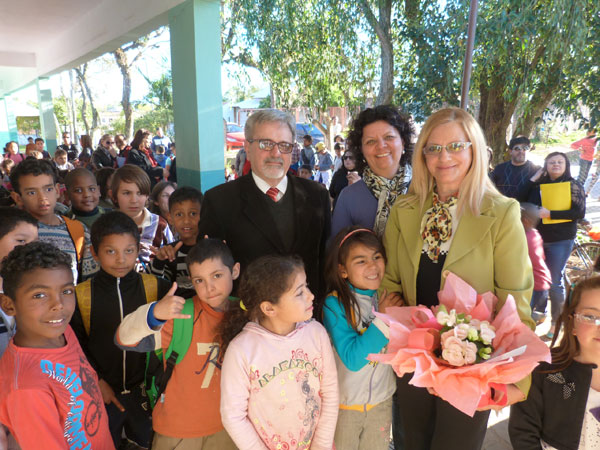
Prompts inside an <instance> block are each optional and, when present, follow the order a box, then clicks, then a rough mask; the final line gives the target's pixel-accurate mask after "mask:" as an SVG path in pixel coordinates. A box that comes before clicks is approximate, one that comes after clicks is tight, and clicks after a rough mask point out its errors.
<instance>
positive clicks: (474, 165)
mask: <svg viewBox="0 0 600 450" xmlns="http://www.w3.org/2000/svg"><path fill="white" fill-rule="evenodd" d="M452 122H456V123H457V124H458V125H460V126H461V127H462V129H463V130H464V132H465V133H466V135H467V138H468V140H469V142H471V147H470V149H471V150H470V151H471V155H472V157H471V167H469V170H468V172H467V174H466V175H465V178H464V180H463V182H462V183H461V185H460V189H459V192H458V204H457V211H458V214H462V213H463V212H464V211H465V208H468V209H469V210H470V211H471V213H472V214H473V215H475V216H478V215H479V213H480V206H481V201H482V200H483V197H484V196H485V195H486V194H490V195H493V196H500V195H501V194H500V193H499V192H498V190H497V189H496V187H495V186H494V185H493V183H492V181H491V180H490V178H489V177H488V155H487V144H486V142H485V137H484V135H483V131H482V130H481V127H480V126H479V124H478V123H477V121H476V120H475V119H474V118H473V116H471V115H470V114H469V113H468V112H466V111H465V110H463V109H460V108H455V107H452V108H444V109H440V110H439V111H436V112H435V113H433V114H432V115H431V116H429V119H427V121H426V122H425V125H423V128H422V130H421V133H420V134H419V139H418V140H417V143H416V145H415V149H414V153H413V158H412V169H413V173H412V181H411V183H410V188H409V189H408V196H409V197H408V198H407V200H412V201H415V200H418V201H419V202H420V204H421V207H423V205H424V204H425V201H426V200H427V197H428V196H429V194H430V193H431V192H432V190H433V186H434V179H433V176H432V175H431V173H429V170H428V169H427V165H426V163H425V155H424V153H423V148H424V147H425V145H426V144H427V140H428V139H429V136H430V135H431V132H432V131H433V130H434V129H435V128H437V127H438V126H440V125H444V124H447V123H452ZM465 151H469V150H468V149H465Z"/></svg>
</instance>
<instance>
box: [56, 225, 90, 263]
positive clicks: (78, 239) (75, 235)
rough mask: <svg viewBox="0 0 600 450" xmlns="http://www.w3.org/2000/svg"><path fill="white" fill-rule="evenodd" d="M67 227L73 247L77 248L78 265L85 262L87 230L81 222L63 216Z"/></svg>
mask: <svg viewBox="0 0 600 450" xmlns="http://www.w3.org/2000/svg"><path fill="white" fill-rule="evenodd" d="M61 217H62V219H63V220H64V221H65V225H66V226H67V231H68V232H69V236H71V240H72V241H73V246H74V247H75V253H76V254H77V264H78V265H79V263H80V262H81V261H83V251H84V250H85V228H84V226H83V224H82V223H81V222H80V221H79V220H73V219H69V218H68V217H67V216H61Z"/></svg>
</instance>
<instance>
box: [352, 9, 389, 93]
mask: <svg viewBox="0 0 600 450" xmlns="http://www.w3.org/2000/svg"><path fill="white" fill-rule="evenodd" d="M359 5H360V8H361V9H362V11H363V13H364V14H365V16H366V18H367V21H368V22H369V25H370V26H371V28H372V29H373V31H374V32H375V34H376V35H377V39H378V40H379V46H380V49H381V81H380V82H379V94H377V99H376V100H375V104H376V105H386V104H389V103H392V100H393V98H394V46H393V44H392V36H391V26H390V24H391V17H392V0H379V20H377V18H376V17H375V14H374V13H373V11H372V10H371V7H370V6H369V3H368V0H361V1H360V3H359Z"/></svg>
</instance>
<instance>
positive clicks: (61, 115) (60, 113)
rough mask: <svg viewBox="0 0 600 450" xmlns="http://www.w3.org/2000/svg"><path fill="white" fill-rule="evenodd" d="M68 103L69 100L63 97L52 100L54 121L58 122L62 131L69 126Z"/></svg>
mask: <svg viewBox="0 0 600 450" xmlns="http://www.w3.org/2000/svg"><path fill="white" fill-rule="evenodd" d="M68 101H69V100H68V99H67V97H65V96H64V95H60V96H58V97H53V98H52V105H53V106H54V115H55V116H56V120H58V124H59V125H60V127H61V129H63V130H64V129H66V128H68V126H69V124H70V123H71V118H70V116H69V104H68Z"/></svg>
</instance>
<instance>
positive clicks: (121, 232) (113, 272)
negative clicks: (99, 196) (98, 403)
mask: <svg viewBox="0 0 600 450" xmlns="http://www.w3.org/2000/svg"><path fill="white" fill-rule="evenodd" d="M91 234H92V236H91V240H92V249H93V251H92V253H93V255H94V258H95V259H96V261H98V263H99V264H100V267H101V270H100V271H99V272H98V273H97V274H96V275H95V276H94V277H93V278H92V279H90V280H88V281H86V282H85V283H81V284H79V285H78V286H77V287H76V296H77V306H76V309H75V313H74V314H73V318H72V320H71V327H72V328H73V331H75V334H76V335H77V338H78V339H79V342H80V344H81V347H82V349H83V351H84V353H85V354H86V356H87V358H88V360H89V361H90V364H91V365H92V367H93V368H94V369H95V370H96V372H97V373H98V378H99V385H100V390H101V392H102V397H103V399H104V402H105V403H106V410H107V413H108V420H109V427H110V431H111V434H112V437H113V441H114V442H115V446H116V447H118V446H119V443H120V440H121V434H122V432H123V429H124V430H125V434H126V436H127V438H128V439H129V440H131V441H133V442H135V443H136V444H137V445H139V446H141V447H145V448H147V447H148V444H149V440H150V434H151V429H152V423H151V420H150V415H149V405H148V403H147V398H146V396H145V393H144V391H143V382H144V372H145V355H144V354H134V353H126V352H124V351H121V350H119V349H118V348H117V346H116V345H115V344H114V335H115V332H116V330H117V327H118V326H119V324H120V323H121V321H122V320H123V317H125V316H126V315H127V314H129V313H132V312H133V311H135V310H136V309H137V308H138V307H140V306H141V305H144V304H146V303H150V302H153V301H156V300H158V299H161V298H163V297H164V296H165V294H166V293H167V292H168V290H169V287H170V283H169V282H167V281H166V280H163V279H159V278H157V277H155V276H154V275H148V274H139V273H137V272H136V271H135V270H134V267H135V263H136V260H137V256H138V252H139V244H140V234H139V231H138V227H137V225H136V224H135V222H134V221H133V220H132V219H131V218H130V217H128V216H127V215H126V214H124V213H122V212H120V211H114V212H110V213H107V214H105V215H103V216H102V217H100V218H99V219H98V220H96V222H94V225H93V226H92V233H91Z"/></svg>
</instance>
